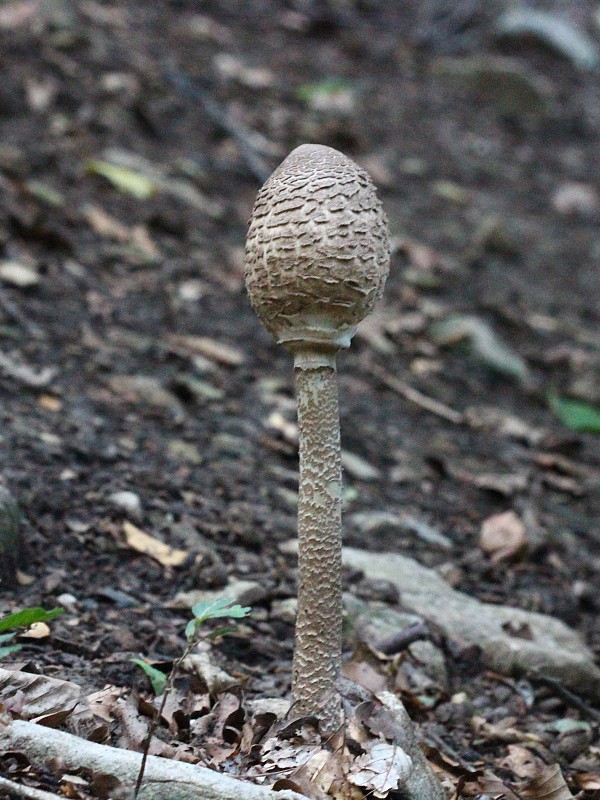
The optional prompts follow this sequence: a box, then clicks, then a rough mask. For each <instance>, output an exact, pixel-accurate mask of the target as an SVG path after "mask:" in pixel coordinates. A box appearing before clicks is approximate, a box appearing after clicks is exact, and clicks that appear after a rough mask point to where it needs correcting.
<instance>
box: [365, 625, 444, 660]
mask: <svg viewBox="0 0 600 800" xmlns="http://www.w3.org/2000/svg"><path fill="white" fill-rule="evenodd" d="M430 637H431V633H430V631H429V628H428V627H427V625H426V624H425V623H424V622H415V623H414V624H413V625H409V626H408V628H404V629H403V630H401V631H398V632H397V633H393V634H392V635H391V636H386V637H385V639H380V640H379V641H378V642H375V643H374V644H373V647H374V648H375V650H378V651H379V652H380V653H383V654H384V655H386V656H395V655H396V654H397V653H401V652H402V651H403V650H406V648H407V647H408V646H409V645H411V644H412V643H413V642H418V641H420V640H421V639H429V638H430Z"/></svg>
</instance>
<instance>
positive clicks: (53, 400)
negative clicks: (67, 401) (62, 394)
mask: <svg viewBox="0 0 600 800" xmlns="http://www.w3.org/2000/svg"><path fill="white" fill-rule="evenodd" d="M38 405H39V406H40V408H43V409H44V410H45V411H54V412H56V411H60V410H61V408H62V407H63V404H62V401H61V400H59V399H58V397H53V396H52V395H51V394H42V395H40V396H39V397H38Z"/></svg>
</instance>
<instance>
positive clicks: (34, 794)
mask: <svg viewBox="0 0 600 800" xmlns="http://www.w3.org/2000/svg"><path fill="white" fill-rule="evenodd" d="M0 792H2V794H6V795H8V796H9V797H24V798H25V800H60V797H61V796H62V795H58V794H54V793H52V792H44V791H43V789H34V788H33V786H23V784H21V783H13V781H9V780H8V778H2V777H0Z"/></svg>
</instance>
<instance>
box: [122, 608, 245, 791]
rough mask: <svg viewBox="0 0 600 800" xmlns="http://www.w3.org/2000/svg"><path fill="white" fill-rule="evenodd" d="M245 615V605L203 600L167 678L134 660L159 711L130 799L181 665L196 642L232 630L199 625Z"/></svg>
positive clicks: (141, 661) (151, 729)
mask: <svg viewBox="0 0 600 800" xmlns="http://www.w3.org/2000/svg"><path fill="white" fill-rule="evenodd" d="M249 613H250V608H249V607H248V606H240V605H238V604H235V605H234V604H233V600H230V599H229V598H226V597H219V598H217V599H216V600H204V601H202V602H200V603H196V605H195V606H193V607H192V614H193V615H194V616H193V617H192V619H191V620H190V621H189V622H188V624H187V625H186V628H185V638H186V639H187V644H186V646H185V648H184V650H183V653H182V654H181V655H180V656H179V658H178V659H177V660H176V661H174V662H173V666H172V667H171V671H170V672H169V674H168V676H167V675H165V674H164V672H161V671H160V670H158V669H156V668H155V667H153V666H152V665H151V664H149V663H148V662H147V661H145V660H144V659H141V658H136V659H135V660H134V663H135V664H137V665H138V666H139V667H141V669H143V670H144V672H145V673H146V675H147V676H148V678H149V679H150V683H151V684H152V689H153V691H154V693H155V694H156V695H159V694H161V693H162V701H161V704H160V708H159V709H158V713H157V714H156V716H155V717H154V719H153V720H152V722H151V723H150V727H149V729H148V736H147V737H146V741H145V742H144V750H143V753H142V763H141V764H140V771H139V774H138V778H137V781H136V784H135V791H134V795H133V796H134V798H137V796H138V794H139V791H140V788H141V786H142V781H143V779H144V771H145V769H146V761H147V760H148V752H149V750H150V743H151V742H152V737H153V736H154V734H155V732H156V727H157V725H158V723H159V721H160V719H161V717H162V714H163V711H164V710H165V705H166V703H167V699H168V697H169V694H170V692H171V689H172V688H173V683H174V681H175V678H176V676H177V673H178V672H179V669H180V667H181V665H182V664H183V662H184V661H185V659H186V658H187V657H188V656H189V655H190V653H191V652H192V650H193V649H194V647H196V645H197V644H198V643H199V642H200V641H202V640H204V639H214V638H216V637H217V636H223V635H224V634H226V633H229V632H230V631H232V630H234V629H233V628H232V627H231V626H229V627H225V628H223V627H221V628H218V629H217V630H213V631H202V630H201V626H202V625H204V623H205V622H208V621H209V620H212V619H223V618H229V619H243V617H245V616H247V615H248V614H249Z"/></svg>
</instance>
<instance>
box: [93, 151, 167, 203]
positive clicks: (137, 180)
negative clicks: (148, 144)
mask: <svg viewBox="0 0 600 800" xmlns="http://www.w3.org/2000/svg"><path fill="white" fill-rule="evenodd" d="M86 168H87V171H88V172H90V173H92V174H93V175H100V176H101V177H103V178H106V180H107V181H109V182H110V183H112V185H113V186H115V187H116V188H117V189H118V190H119V191H120V192H123V193H124V194H129V195H131V196H132V197H135V198H136V199H137V200H148V199H149V198H150V197H152V195H154V194H156V191H157V186H156V184H155V183H154V181H152V180H151V179H150V178H148V177H147V176H146V175H142V173H141V172H136V170H134V169H130V168H129V167H120V166H117V165H116V164H111V163H109V162H108V161H96V160H92V161H88V163H87V165H86Z"/></svg>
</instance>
